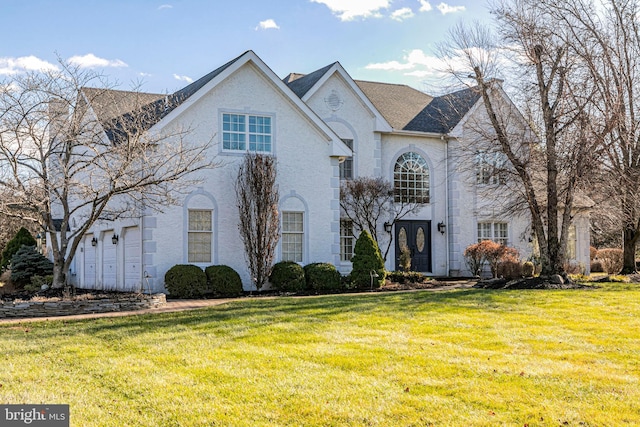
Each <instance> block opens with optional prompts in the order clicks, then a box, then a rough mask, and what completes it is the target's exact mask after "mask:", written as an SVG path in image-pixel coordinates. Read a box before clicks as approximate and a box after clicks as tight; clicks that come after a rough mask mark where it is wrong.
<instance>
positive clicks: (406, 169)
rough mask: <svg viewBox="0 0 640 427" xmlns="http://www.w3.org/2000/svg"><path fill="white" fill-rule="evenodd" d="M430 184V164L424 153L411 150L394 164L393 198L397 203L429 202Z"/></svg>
mask: <svg viewBox="0 0 640 427" xmlns="http://www.w3.org/2000/svg"><path fill="white" fill-rule="evenodd" d="M419 169H420V170H419ZM430 186H431V173H430V170H429V164H428V163H427V160H426V159H425V158H424V157H423V156H422V155H420V154H419V153H416V152H413V151H409V152H406V153H404V154H402V155H401V156H400V157H398V159H397V160H396V162H395V164H394V166H393V194H394V197H393V200H394V201H395V202H396V203H418V204H428V203H430V201H431V188H430Z"/></svg>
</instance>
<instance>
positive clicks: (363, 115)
mask: <svg viewBox="0 0 640 427" xmlns="http://www.w3.org/2000/svg"><path fill="white" fill-rule="evenodd" d="M123 96H126V93H123ZM149 96H150V101H149V102H150V103H153V102H162V98H163V96H161V95H156V96H154V95H152V94H150V95H149ZM171 96H172V97H174V99H178V100H179V102H178V103H177V105H176V106H175V108H172V109H171V110H170V111H168V112H166V114H163V115H162V117H159V118H158V120H157V122H156V123H155V124H153V125H152V128H155V129H161V128H162V127H165V126H178V125H180V124H181V123H182V124H190V125H194V124H195V126H192V127H193V129H194V131H193V133H191V134H190V135H189V137H190V138H201V139H204V138H210V137H211V136H212V135H215V142H216V144H215V145H214V147H213V148H212V152H211V155H212V156H216V157H217V159H219V160H221V161H222V165H221V166H220V167H218V168H215V169H212V170H209V171H207V172H205V173H203V175H202V176H201V178H202V184H201V185H200V186H199V187H197V188H193V189H192V191H191V192H190V193H189V194H187V195H186V196H185V197H184V200H183V201H182V203H181V204H180V205H179V206H175V207H172V208H169V209H167V210H165V211H164V212H163V213H161V214H157V213H154V212H145V213H143V214H141V215H140V216H139V217H138V218H133V219H129V220H125V221H116V222H108V223H104V222H102V223H96V224H95V225H94V227H93V228H92V230H91V232H90V233H89V234H87V235H86V236H85V239H84V243H83V244H82V245H81V248H80V252H79V253H77V254H76V256H75V262H74V266H73V267H72V277H73V280H74V281H75V284H76V285H77V286H79V287H83V288H99V289H120V290H137V289H140V288H141V286H142V285H143V284H144V287H145V289H146V288H147V283H148V285H149V288H150V290H152V291H160V290H163V287H164V284H163V278H164V274H165V273H166V271H167V270H168V269H169V268H170V267H172V266H173V265H175V264H185V263H190V264H196V265H199V266H201V267H206V266H208V265H213V264H226V265H229V266H231V267H232V268H234V269H235V270H236V271H238V273H239V274H240V276H241V278H242V280H243V283H244V287H245V289H247V290H248V289H251V287H252V286H253V285H252V282H251V280H250V275H249V272H248V269H247V266H246V262H245V258H244V250H243V245H242V242H241V240H240V237H239V232H238V228H237V224H238V220H237V215H238V213H237V207H236V202H235V192H234V180H235V177H236V173H237V167H238V164H239V162H240V161H241V160H242V156H243V155H244V153H245V152H246V151H247V150H257V151H262V152H267V153H271V154H272V155H274V156H275V157H276V158H277V164H278V186H279V191H280V213H281V221H282V223H281V229H282V237H281V240H280V244H279V248H278V251H277V254H278V255H277V259H278V260H283V259H291V260H294V261H297V262H300V263H301V264H307V263H311V262H330V263H332V264H334V265H336V266H337V267H338V269H339V270H340V271H342V272H343V273H346V272H348V271H349V270H350V268H351V263H350V262H349V258H350V253H349V252H350V249H351V248H352V246H353V244H354V243H355V242H354V238H353V237H351V236H350V234H349V232H348V224H347V223H346V222H344V221H341V215H340V207H339V197H340V180H341V179H349V178H353V177H358V176H373V177H383V178H385V179H387V180H389V181H391V182H395V183H396V186H401V187H403V188H407V189H409V190H411V191H413V192H414V193H415V194H416V195H418V197H421V201H422V202H424V203H423V204H422V208H421V209H420V211H419V212H418V213H416V214H413V215H411V216H410V217H406V218H404V219H403V220H402V221H401V222H398V223H396V224H395V225H394V226H393V228H392V230H391V233H388V234H387V233H385V232H381V233H379V234H380V235H384V236H386V238H391V237H392V238H393V239H394V242H395V244H394V245H392V248H391V251H390V254H389V256H388V259H387V261H386V268H387V269H388V270H395V269H397V267H396V265H397V259H396V253H397V252H398V250H397V248H398V242H402V243H403V244H405V243H406V244H407V245H409V246H410V247H411V248H412V249H413V252H414V263H413V265H414V266H417V269H418V270H420V271H423V272H425V273H428V274H431V275H434V276H447V275H454V276H455V275H466V274H469V272H468V271H467V270H466V266H465V264H464V261H463V258H462V252H463V251H464V249H465V247H466V246H468V245H469V244H472V243H475V242H477V241H478V239H479V238H491V239H496V240H500V241H502V242H505V243H507V244H509V245H511V246H515V247H517V248H518V249H519V250H520V253H521V255H522V256H523V257H525V258H526V257H527V256H528V255H529V254H530V253H531V244H530V235H531V233H530V229H529V221H528V219H527V218H526V215H525V216H522V217H508V218H505V217H502V216H500V212H498V211H496V210H492V209H491V208H490V206H491V203H487V202H486V200H485V201H483V200H482V199H483V197H486V196H484V193H482V194H483V195H482V196H479V195H480V194H481V192H478V191H477V187H478V185H479V184H482V183H478V182H477V181H476V179H475V177H476V170H475V169H474V168H473V167H471V168H469V167H468V165H466V166H465V165H464V164H463V163H461V162H458V161H457V160H456V159H457V157H456V156H455V155H454V153H455V151H456V150H457V149H458V148H459V145H460V144H462V143H463V142H461V141H464V137H465V127H464V123H465V120H467V119H468V117H469V115H472V114H479V112H480V111H481V109H479V108H478V107H477V105H478V97H477V95H475V94H474V93H473V92H472V91H469V90H468V91H461V92H457V93H455V94H451V95H448V96H447V97H439V98H433V97H431V96H429V95H426V94H424V93H422V92H419V91H417V90H415V89H412V88H410V87H408V86H404V85H394V84H385V83H375V82H361V81H354V80H353V79H352V78H351V77H350V76H349V74H348V73H347V72H346V71H345V70H344V69H343V68H342V66H341V65H340V64H339V63H337V62H336V63H333V64H330V65H328V66H327V67H324V68H322V69H320V70H317V71H314V72H312V73H309V74H306V75H301V74H290V75H289V76H287V77H286V78H285V79H283V80H281V79H280V78H278V77H277V76H276V75H275V74H274V73H273V72H272V71H271V69H269V67H268V66H267V65H266V64H264V63H263V61H262V60H261V59H260V58H259V57H258V56H257V55H256V54H255V53H253V52H252V51H248V52H245V53H244V54H242V55H240V56H239V57H237V58H235V59H234V60H232V61H230V62H228V63H227V64H225V65H223V66H222V67H220V68H218V69H216V70H214V71H213V72H211V73H209V74H208V75H206V76H204V77H203V78H201V79H200V80H197V81H196V82H194V83H192V84H191V85H189V86H187V87H185V88H184V89H182V90H180V91H178V92H176V93H175V94H172V95H171ZM452 99H453V101H454V103H456V105H457V106H458V107H459V108H457V109H456V111H455V112H452V111H449V112H448V113H446V114H445V113H443V111H444V110H446V108H443V107H444V106H445V105H446V104H447V103H448V104H451V101H452ZM126 112H127V111H122V112H121V113H126ZM243 141H244V142H243ZM585 218H586V220H585ZM575 223H576V228H575V233H574V236H575V237H574V239H575V241H574V242H573V248H574V257H575V259H576V262H579V263H582V264H583V265H585V267H586V268H587V269H588V265H589V234H588V232H589V228H588V212H587V213H586V214H578V215H576V221H575ZM114 235H115V236H118V239H117V241H116V243H115V244H114V243H112V237H114ZM92 241H93V243H94V244H92ZM283 242H284V244H283ZM394 246H395V247H394Z"/></svg>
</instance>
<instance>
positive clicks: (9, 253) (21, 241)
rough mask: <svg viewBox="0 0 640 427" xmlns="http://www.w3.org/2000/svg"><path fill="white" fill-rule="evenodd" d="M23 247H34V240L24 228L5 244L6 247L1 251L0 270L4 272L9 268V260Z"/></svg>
mask: <svg viewBox="0 0 640 427" xmlns="http://www.w3.org/2000/svg"><path fill="white" fill-rule="evenodd" d="M23 245H24V246H35V245H36V240H35V239H34V238H33V236H32V235H31V233H30V232H29V230H27V229H26V228H24V227H22V228H20V230H18V232H17V233H16V235H15V236H14V238H13V239H11V240H9V242H7V246H5V247H4V250H3V251H2V258H1V259H0V269H3V270H4V269H5V268H7V267H9V263H10V262H11V258H12V257H13V255H15V253H16V252H18V250H19V249H20V248H21V247H22V246H23Z"/></svg>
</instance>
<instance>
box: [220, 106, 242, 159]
mask: <svg viewBox="0 0 640 427" xmlns="http://www.w3.org/2000/svg"><path fill="white" fill-rule="evenodd" d="M245 120H246V118H245V116H244V115H241V114H223V115H222V147H223V148H224V149H225V150H240V151H242V150H245V149H246V135H245V132H246V125H245V123H246V121H245Z"/></svg>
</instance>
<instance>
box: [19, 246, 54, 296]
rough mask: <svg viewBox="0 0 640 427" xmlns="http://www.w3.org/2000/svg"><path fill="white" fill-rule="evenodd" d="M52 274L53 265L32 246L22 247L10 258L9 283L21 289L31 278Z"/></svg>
mask: <svg viewBox="0 0 640 427" xmlns="http://www.w3.org/2000/svg"><path fill="white" fill-rule="evenodd" d="M49 274H53V263H52V262H51V261H49V260H48V259H47V258H45V257H44V256H42V254H40V253H38V252H37V251H36V248H35V247H34V246H26V245H22V246H21V247H20V249H18V252H16V253H15V254H14V255H13V257H12V258H11V281H12V282H13V284H14V285H16V286H19V287H22V286H24V285H26V284H28V283H31V278H32V277H33V276H36V275H37V276H46V275H49Z"/></svg>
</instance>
